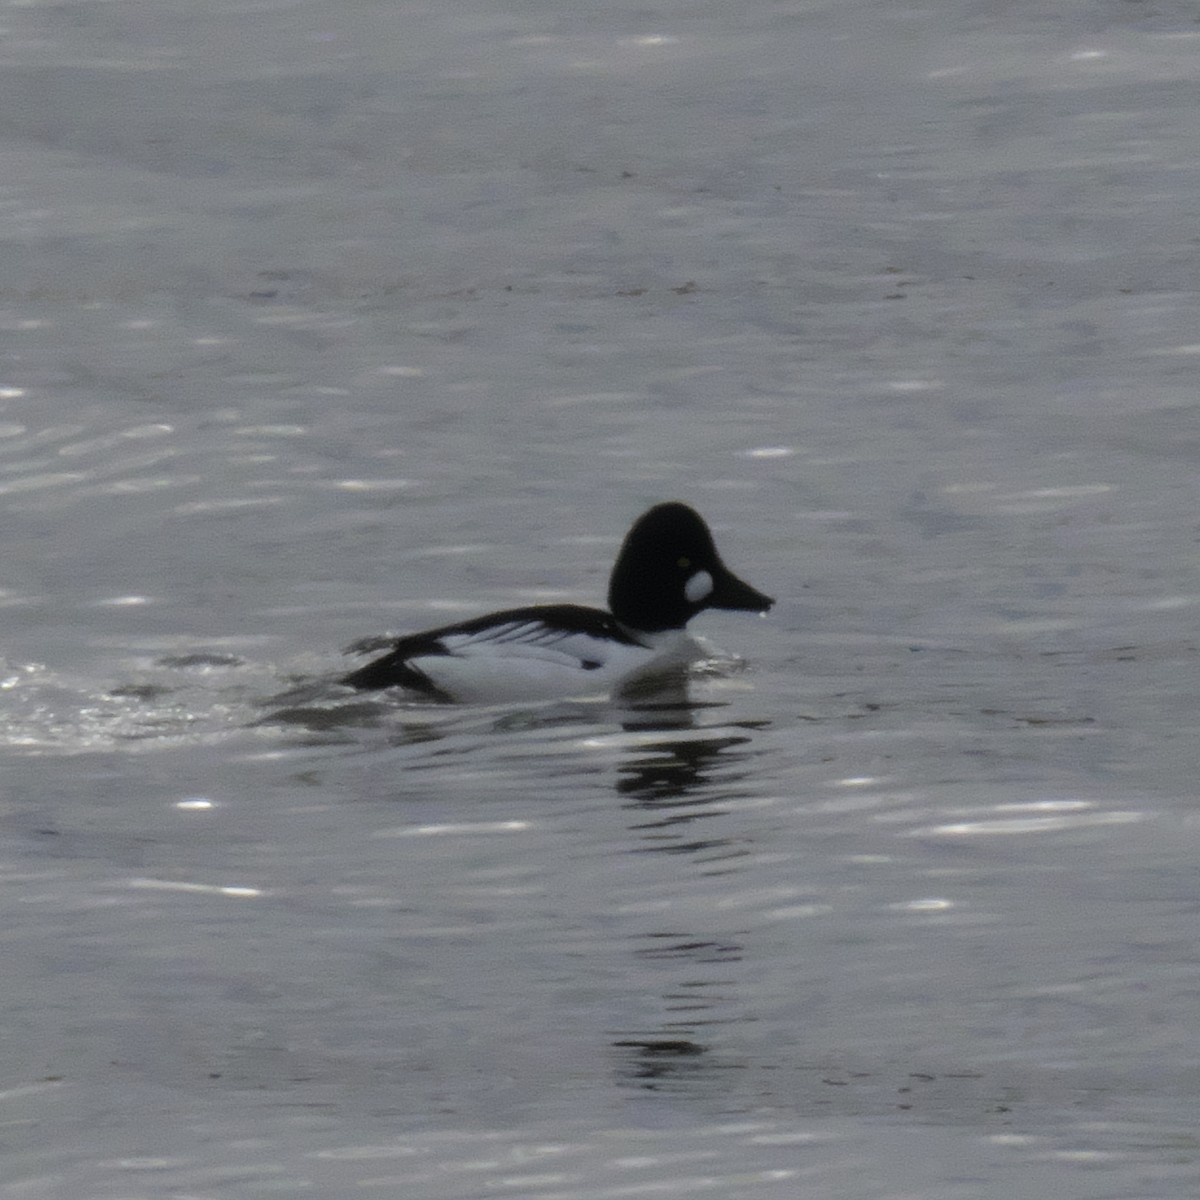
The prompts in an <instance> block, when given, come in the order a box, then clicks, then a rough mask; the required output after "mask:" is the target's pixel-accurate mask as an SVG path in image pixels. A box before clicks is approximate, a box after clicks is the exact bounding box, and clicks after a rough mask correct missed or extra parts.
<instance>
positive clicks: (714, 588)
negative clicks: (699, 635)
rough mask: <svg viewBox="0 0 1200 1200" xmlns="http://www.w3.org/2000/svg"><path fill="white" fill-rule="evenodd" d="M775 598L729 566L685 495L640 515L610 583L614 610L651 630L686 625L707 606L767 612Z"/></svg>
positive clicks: (625, 620) (627, 623) (610, 603)
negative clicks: (751, 583) (747, 581)
mask: <svg viewBox="0 0 1200 1200" xmlns="http://www.w3.org/2000/svg"><path fill="white" fill-rule="evenodd" d="M774 603H775V601H774V600H772V599H771V597H770V596H764V595H763V594H762V592H759V591H755V589H754V588H752V587H751V586H750V585H749V584H748V583H745V582H743V581H742V580H741V579H739V578H738V577H737V576H736V575H735V574H734V573H733V572H732V571H731V570H729V568H728V567H727V566H726V565H725V564H724V563H723V562H722V561H721V557H720V555H719V554H718V553H717V548H716V546H714V545H713V539H712V534H711V533H710V532H709V529H708V526H707V525H706V524H705V523H704V520H703V518H702V517H701V516H700V514H699V513H697V512H696V511H695V510H694V509H692V508H689V507H688V505H686V504H681V503H679V501H671V502H670V503H667V504H656V505H655V506H654V507H653V508H652V509H650V510H649V511H648V512H645V513H643V514H642V515H641V516H640V517H638V519H637V520H636V521H635V522H634V523H633V528H632V529H630V531H629V532H628V533H627V534H626V535H625V542H624V544H623V545H622V546H621V553H620V554H619V555H617V563H616V566H614V567H613V572H612V578H611V579H610V581H609V585H608V607H609V610H610V611H611V612H612V614H613V616H614V617H616V618H617V620H618V621H620V622H621V624H622V625H625V626H627V627H629V628H630V629H635V630H637V629H640V630H642V631H644V632H646V633H656V632H658V631H660V630H664V629H682V628H683V627H684V626H685V625H686V624H687V623H688V621H690V620H691V619H692V617H694V616H695V615H696V614H697V613H698V612H701V611H702V610H703V609H706V608H728V609H740V610H744V611H746V612H766V611H767V609H769V608H770V607H771V605H772V604H774Z"/></svg>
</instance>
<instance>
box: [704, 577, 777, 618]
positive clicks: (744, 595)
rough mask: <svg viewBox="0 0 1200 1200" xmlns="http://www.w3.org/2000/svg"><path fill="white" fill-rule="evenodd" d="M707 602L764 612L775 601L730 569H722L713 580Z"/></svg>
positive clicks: (718, 605) (738, 610)
mask: <svg viewBox="0 0 1200 1200" xmlns="http://www.w3.org/2000/svg"><path fill="white" fill-rule="evenodd" d="M708 603H709V604H710V605H711V606H712V607H713V608H730V609H734V610H735V611H737V612H756V613H765V612H766V611H767V610H768V609H769V608H770V607H771V605H772V604H774V603H775V601H774V600H773V599H772V598H771V597H770V596H764V595H763V594H762V592H760V591H758V590H757V589H755V588H752V587H751V586H750V585H749V584H748V583H746V582H744V581H743V580H741V579H739V578H738V577H737V576H736V575H735V574H733V572H732V571H723V572H722V573H721V574H720V575H719V576H717V578H716V580H715V586H714V588H713V591H712V596H711V597H710V598H709V601H708Z"/></svg>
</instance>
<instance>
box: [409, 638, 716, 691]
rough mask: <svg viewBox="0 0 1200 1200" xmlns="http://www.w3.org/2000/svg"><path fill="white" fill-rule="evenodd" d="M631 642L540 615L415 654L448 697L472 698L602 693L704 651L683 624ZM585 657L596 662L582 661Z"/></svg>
mask: <svg viewBox="0 0 1200 1200" xmlns="http://www.w3.org/2000/svg"><path fill="white" fill-rule="evenodd" d="M639 636H641V637H642V639H643V641H645V642H646V643H648V644H647V645H645V646H628V645H625V644H623V643H621V642H611V641H608V640H606V639H604V638H594V637H589V636H588V635H587V634H583V633H564V632H563V631H562V630H558V629H554V628H553V627H547V626H545V625H543V624H541V622H538V621H530V622H525V623H517V622H514V623H513V624H511V625H504V626H498V627H496V628H494V629H489V630H486V631H484V632H483V633H479V634H451V635H449V636H447V637H445V638H443V639H442V644H443V645H444V646H445V647H446V649H447V650H449V651H450V653H449V654H439V655H429V656H428V657H423V658H414V659H411V660H410V661H411V663H412V665H413V666H414V667H416V669H417V670H418V671H420V672H421V673H422V674H424V675H426V676H427V677H428V678H429V679H430V680H431V682H432V683H433V684H434V685H435V686H436V687H438V688H440V689H441V690H442V691H443V692H445V693H446V694H447V695H448V696H451V697H453V698H454V699H455V700H458V701H460V702H463V703H467V704H501V703H505V702H507V701H513V700H549V699H565V698H567V697H571V696H596V695H605V694H607V693H608V692H611V691H613V689H614V688H618V687H620V686H622V685H624V684H627V683H629V682H630V681H631V680H634V679H637V678H638V677H640V676H642V675H654V674H657V673H659V672H666V671H670V670H671V669H673V668H678V667H683V666H686V665H687V664H688V663H690V662H694V661H696V660H697V659H698V658H701V657H703V654H702V651H701V649H700V647H699V645H698V644H697V643H696V642H695V641H693V639H692V638H690V637H689V636H688V635H687V634H686V633H684V632H683V631H682V630H668V631H666V632H665V633H658V634H642V635H639ZM585 663H599V664H600V665H599V666H597V667H591V668H588V667H585V666H584V664H585Z"/></svg>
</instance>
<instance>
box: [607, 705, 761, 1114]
mask: <svg viewBox="0 0 1200 1200" xmlns="http://www.w3.org/2000/svg"><path fill="white" fill-rule="evenodd" d="M726 707H727V706H725V705H721V704H697V703H694V702H690V701H689V700H688V698H687V696H686V693H680V694H678V695H672V696H670V697H664V696H662V695H661V694H660V695H658V696H656V697H655V698H654V700H653V701H646V702H643V703H641V704H639V705H637V706H632V705H631V706H630V708H629V709H628V710H627V711H626V712H625V713H624V714H623V718H622V726H623V728H624V729H625V730H626V731H628V732H637V733H639V734H641V735H643V736H642V737H640V738H639V739H638V742H637V745H636V747H635V748H634V749H631V751H630V753H629V755H628V757H627V758H626V760H625V761H624V762H623V763H622V764H621V766H620V767H619V769H618V773H617V781H616V784H615V790H616V793H617V795H618V796H619V797H620V798H621V800H622V802H623V808H624V809H625V810H626V811H628V812H629V813H630V814H631V816H632V820H631V821H630V823H629V825H628V828H629V832H630V835H631V840H630V846H629V849H630V851H631V852H632V853H646V852H650V851H661V852H665V853H668V854H671V855H676V856H685V857H686V858H688V859H690V861H691V862H693V863H694V864H695V865H696V867H697V869H698V871H699V872H700V874H702V875H704V876H706V877H707V876H725V875H727V874H728V873H729V872H731V871H733V870H736V869H739V868H738V866H736V865H735V863H734V860H736V859H747V858H748V856H749V855H750V854H751V852H752V838H751V836H750V835H749V834H748V833H747V832H746V830H745V829H744V828H738V827H735V825H734V822H733V821H732V820H731V818H733V802H735V801H737V800H738V799H742V798H746V797H750V796H752V795H753V794H754V764H755V760H756V758H757V757H758V756H759V755H760V754H761V752H762V751H761V748H759V747H756V745H755V741H756V734H757V733H758V731H760V730H762V729H763V728H765V727H766V726H767V725H769V722H767V721H745V720H739V721H728V720H722V719H721V717H722V715H723V710H724V709H725V708H726ZM656 732H657V733H659V734H661V737H654V738H649V739H647V738H646V737H645V736H644V735H645V734H648V733H650V734H653V733H656ZM718 818H726V820H725V821H724V822H723V823H722V826H721V830H722V831H721V832H720V833H717V832H715V831H714V832H713V833H711V834H710V835H708V836H700V830H699V828H698V827H697V823H698V822H701V821H714V820H716V819H718ZM632 953H633V955H634V957H635V958H636V959H637V961H638V963H639V966H640V967H641V968H644V969H641V970H639V971H637V972H636V973H635V975H636V976H637V977H643V978H644V977H645V975H646V969H649V970H650V971H654V972H658V971H660V970H662V971H663V972H664V973H665V975H666V977H667V978H666V979H665V980H664V986H663V987H662V990H661V992H660V996H661V1012H662V1016H661V1020H660V1021H658V1022H656V1023H655V1024H653V1025H651V1026H649V1027H644V1028H640V1029H637V1030H624V1031H622V1032H621V1033H619V1034H618V1035H616V1036H615V1037H614V1038H613V1040H612V1042H611V1047H612V1050H613V1051H614V1052H615V1055H616V1062H615V1071H616V1076H617V1079H618V1081H619V1082H620V1083H622V1084H623V1085H624V1086H627V1087H636V1088H638V1089H641V1090H647V1091H664V1090H668V1091H676V1090H680V1089H694V1088H702V1089H704V1090H707V1089H708V1088H709V1087H711V1086H714V1085H716V1084H717V1082H718V1080H720V1079H722V1078H724V1077H725V1075H726V1073H727V1072H728V1071H730V1070H737V1069H739V1068H740V1067H742V1066H744V1065H745V1064H744V1063H740V1062H738V1061H735V1060H734V1059H732V1058H730V1057H729V1056H728V1055H727V1054H726V1053H724V1052H723V1051H721V1050H719V1049H717V1048H715V1047H714V1046H713V1044H712V1042H711V1034H710V1033H709V1032H708V1031H711V1030H712V1028H713V1027H714V1026H716V1025H729V1024H732V1023H736V1022H738V1021H741V1020H744V1019H747V1018H746V1017H745V1016H744V1015H743V1016H738V1015H736V1007H737V1005H736V994H737V991H738V981H739V973H740V971H741V969H742V968H741V964H742V961H743V958H744V947H743V945H742V943H741V941H740V940H738V939H731V938H729V937H728V936H724V937H716V936H709V935H706V934H703V933H699V932H695V931H686V930H680V929H671V930H662V929H655V930H651V931H649V932H647V933H644V934H642V935H640V936H639V937H638V938H637V939H636V941H635V944H634V946H633V951H632Z"/></svg>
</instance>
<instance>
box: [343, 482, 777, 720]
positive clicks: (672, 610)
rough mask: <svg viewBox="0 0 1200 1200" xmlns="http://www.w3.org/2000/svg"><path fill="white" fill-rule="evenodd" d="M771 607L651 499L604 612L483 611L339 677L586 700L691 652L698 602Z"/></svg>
mask: <svg viewBox="0 0 1200 1200" xmlns="http://www.w3.org/2000/svg"><path fill="white" fill-rule="evenodd" d="M774 603H775V601H774V600H772V599H771V597H770V596H764V595H763V594H762V592H758V591H755V589H754V588H752V587H751V586H750V585H749V584H748V583H744V582H743V581H742V580H740V579H739V578H738V577H737V576H736V575H734V573H733V572H732V571H730V570H729V568H728V567H726V566H725V564H724V563H723V562H722V561H721V558H720V556H719V555H718V554H717V548H716V546H714V545H713V539H712V534H711V533H710V532H709V529H708V526H707V525H706V524H705V523H704V521H703V519H702V518H701V517H700V515H699V514H698V513H696V512H695V511H694V510H693V509H691V508H689V507H688V506H687V505H686V504H680V503H678V502H671V503H669V504H658V505H655V506H654V508H652V509H650V510H649V511H648V512H645V513H643V514H642V515H641V516H640V517H639V518H638V519H637V520H636V521H635V522H634V524H633V528H632V529H630V531H629V532H628V534H626V535H625V541H624V543H623V545H622V546H621V552H620V554H618V555H617V562H616V565H615V566H614V567H613V572H612V576H611V578H610V579H609V584H608V607H609V610H610V611H609V612H605V611H604V610H603V609H599V608H585V607H584V606H583V605H580V604H539V605H534V606H532V607H529V608H510V609H506V610H504V611H503V612H494V613H488V615H487V616H484V617H475V618H474V619H472V620H470V621H461V622H459V623H458V624H456V625H443V626H442V627H441V628H439V629H429V630H426V631H425V632H424V633H412V634H409V635H408V636H406V637H402V638H400V640H399V641H397V642H396V644H395V645H394V646H393V647H392V649H391V650H390V651H389V652H388V653H387V654H385V655H384V656H383V657H382V658H377V659H375V660H374V661H373V662H369V663H367V664H366V666H363V667H360V668H359V669H358V670H357V671H352V672H351V673H350V674H349V675H347V676H345V677H344V678H343V679H342V680H341V682H342V683H344V684H348V685H349V686H350V687H355V688H363V689H367V688H386V687H395V686H402V687H406V688H409V689H411V690H412V691H415V692H420V693H422V694H423V695H425V696H426V697H429V698H431V699H437V700H459V701H467V702H475V703H494V702H497V701H501V700H529V699H544V698H549V697H563V696H578V695H592V694H595V693H597V692H602V691H604V692H606V691H610V690H613V689H614V688H617V689H619V688H620V687H622V686H623V685H626V684H628V683H630V682H631V681H633V680H634V679H637V678H639V677H643V676H646V675H654V674H658V673H660V672H663V673H665V672H668V671H670V670H672V669H679V668H682V667H684V666H686V664H687V663H689V662H693V661H695V659H697V658H698V657H701V650H700V647H699V646H698V644H697V643H696V642H695V641H693V640H692V639H691V638H690V637H688V635H687V634H686V632H685V626H686V625H687V623H688V621H690V620H691V619H692V617H694V616H695V615H696V614H697V613H698V612H701V611H702V610H703V609H706V608H726V609H738V610H743V611H747V612H766V611H767V609H769V608H770V607H771V605H772V604H774Z"/></svg>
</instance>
